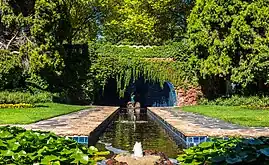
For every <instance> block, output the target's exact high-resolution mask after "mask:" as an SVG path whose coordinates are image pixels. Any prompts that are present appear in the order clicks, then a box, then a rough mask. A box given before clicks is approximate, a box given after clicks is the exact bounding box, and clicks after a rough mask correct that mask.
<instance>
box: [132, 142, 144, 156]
mask: <svg viewBox="0 0 269 165" xmlns="http://www.w3.org/2000/svg"><path fill="white" fill-rule="evenodd" d="M133 151H134V155H133V156H134V157H143V149H142V144H141V142H135V145H134V148H133Z"/></svg>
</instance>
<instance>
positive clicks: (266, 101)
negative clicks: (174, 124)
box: [199, 95, 269, 108]
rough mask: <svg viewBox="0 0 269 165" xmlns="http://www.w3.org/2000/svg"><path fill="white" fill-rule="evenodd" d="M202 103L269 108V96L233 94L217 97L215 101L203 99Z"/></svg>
mask: <svg viewBox="0 0 269 165" xmlns="http://www.w3.org/2000/svg"><path fill="white" fill-rule="evenodd" d="M199 104H201V105H223V106H242V107H248V108H269V97H258V96H250V97H243V96H237V95H235V96H232V97H230V98H217V99H215V100H213V101H209V100H207V99H201V100H200V101H199Z"/></svg>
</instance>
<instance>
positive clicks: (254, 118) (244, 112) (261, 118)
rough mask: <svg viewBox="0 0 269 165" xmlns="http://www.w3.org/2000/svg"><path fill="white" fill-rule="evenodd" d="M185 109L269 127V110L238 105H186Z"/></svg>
mask: <svg viewBox="0 0 269 165" xmlns="http://www.w3.org/2000/svg"><path fill="white" fill-rule="evenodd" d="M181 109H182V110H183V111H187V112H193V113H198V114H202V115H205V116H209V117H213V118H217V119H221V120H224V121H227V122H230V123H234V124H239V125H242V126H249V127H269V120H268V116H269V110H253V109H247V108H242V107H238V106H209V105H198V106H186V107H182V108H181Z"/></svg>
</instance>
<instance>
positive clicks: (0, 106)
mask: <svg viewBox="0 0 269 165" xmlns="http://www.w3.org/2000/svg"><path fill="white" fill-rule="evenodd" d="M33 107H34V106H33V105H32V104H25V103H22V104H0V108H33Z"/></svg>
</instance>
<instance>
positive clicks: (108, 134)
mask: <svg viewBox="0 0 269 165" xmlns="http://www.w3.org/2000/svg"><path fill="white" fill-rule="evenodd" d="M136 141H137V142H142V148H143V150H156V151H161V152H164V153H165V154H166V155H167V156H168V157H170V158H176V157H177V155H178V154H179V153H181V152H182V147H180V146H177V145H176V143H175V142H174V141H173V140H171V138H170V137H169V136H168V134H167V133H166V132H165V130H164V129H163V128H161V127H160V126H159V125H158V124H157V123H156V122H155V121H153V120H151V118H149V117H148V116H147V114H146V113H144V114H140V115H139V116H137V117H136V121H134V119H133V116H131V115H130V114H127V113H119V114H118V115H117V117H116V119H115V120H114V121H113V122H112V123H111V124H110V125H109V126H108V127H107V128H106V130H105V131H104V133H103V134H102V135H101V136H100V137H99V141H98V143H97V144H96V147H97V148H98V149H100V150H104V149H108V147H109V148H112V149H114V150H115V152H117V151H120V150H126V151H129V152H132V150H133V146H134V144H135V142H136Z"/></svg>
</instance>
